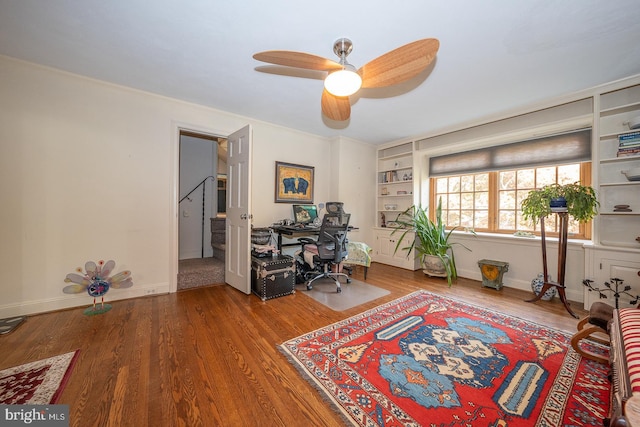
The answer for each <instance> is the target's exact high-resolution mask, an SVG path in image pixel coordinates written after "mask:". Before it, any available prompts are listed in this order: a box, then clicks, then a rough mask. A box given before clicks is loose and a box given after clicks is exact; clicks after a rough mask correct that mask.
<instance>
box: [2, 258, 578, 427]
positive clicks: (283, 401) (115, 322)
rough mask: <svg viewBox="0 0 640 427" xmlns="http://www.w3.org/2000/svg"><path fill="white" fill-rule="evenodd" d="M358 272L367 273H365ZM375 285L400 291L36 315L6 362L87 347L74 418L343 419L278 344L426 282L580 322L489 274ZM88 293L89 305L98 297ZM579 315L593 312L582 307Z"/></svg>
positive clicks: (137, 421) (490, 303)
mask: <svg viewBox="0 0 640 427" xmlns="http://www.w3.org/2000/svg"><path fill="white" fill-rule="evenodd" d="M354 277H355V278H357V279H358V280H363V272H362V269H357V271H355V272H354ZM366 281H367V282H368V283H370V284H373V285H376V286H379V287H383V288H386V289H388V290H389V291H391V294H390V295H388V296H386V297H383V298H380V299H378V300H375V301H372V302H370V303H367V304H364V305H361V306H358V307H355V308H353V309H350V310H347V311H343V312H335V311H332V310H330V309H329V308H327V307H325V306H324V305H321V304H319V303H317V302H315V301H314V300H312V299H311V298H309V297H308V296H306V295H304V293H303V292H297V293H295V294H293V295H289V296H286V297H281V298H276V299H272V300H268V301H266V302H262V301H261V300H260V299H259V298H258V297H256V296H255V295H245V294H243V293H241V292H238V291H236V290H235V289H233V288H231V287H230V286H227V285H215V286H210V287H207V288H198V289H192V290H185V291H181V292H178V293H176V294H168V295H158V296H152V297H145V298H137V299H130V300H124V301H114V302H112V305H113V309H112V310H111V311H110V312H108V313H106V314H104V315H97V316H84V315H83V314H82V311H83V309H84V307H81V308H77V309H72V310H66V311H60V312H55V313H46V314H41V315H36V316H32V317H29V318H28V319H27V321H26V322H25V323H24V324H23V325H21V326H20V327H19V328H18V329H17V330H15V331H14V332H12V333H10V334H8V335H5V336H0V369H4V368H8V367H11V366H15V365H19V364H22V363H27V362H30V361H34V360H38V359H42V358H45V357H50V356H53V355H57V354H61V353H65V352H69V351H73V350H75V349H80V355H79V358H78V361H77V363H76V366H75V368H74V371H73V374H72V376H71V378H70V381H69V383H68V384H67V387H66V389H65V391H64V392H63V393H62V396H61V398H60V401H59V403H63V404H69V405H70V418H71V425H72V426H79V427H86V426H136V427H140V426H189V427H191V426H303V425H304V426H336V425H343V421H342V420H341V418H340V417H339V416H338V415H337V414H336V413H335V412H334V411H333V410H332V409H331V407H330V406H329V405H328V404H327V403H325V402H324V401H323V399H322V397H321V396H320V394H319V393H318V392H317V391H316V390H315V389H314V388H313V387H312V386H311V385H310V384H309V383H308V382H307V381H306V380H304V379H303V378H302V377H301V376H300V375H299V374H298V372H297V371H296V369H295V368H294V367H293V365H291V364H289V363H288V361H287V360H286V359H285V357H284V356H283V355H282V354H281V353H280V352H279V350H278V349H277V347H276V346H277V345H278V344H280V343H282V342H284V341H286V340H288V339H290V338H293V337H296V336H298V335H301V334H303V333H305V332H309V331H311V330H314V329H317V328H319V327H321V326H325V325H328V324H330V323H333V322H337V321H339V320H342V319H344V318H347V317H349V316H352V315H355V314H358V313H360V312H362V311H365V310H366V309H369V308H373V307H375V306H377V305H380V304H382V303H383V302H386V301H390V300H392V299H395V298H398V297H400V296H403V295H406V294H408V293H411V292H413V291H415V290H419V289H426V290H429V291H432V292H435V293H438V294H444V295H449V296H451V297H454V298H458V299H460V300H463V301H465V302H469V303H473V304H479V305H483V306H486V307H491V308H494V309H496V310H498V311H501V312H503V313H508V314H512V315H515V316H518V317H522V318H526V319H530V320H532V321H534V322H537V323H541V324H544V325H549V326H552V327H555V328H559V329H563V330H566V331H570V332H573V331H575V328H576V325H577V320H576V319H573V318H572V317H571V316H570V315H569V314H568V313H567V312H566V311H565V309H564V307H563V305H562V304H561V303H560V301H559V300H558V299H557V298H555V299H554V300H553V301H551V302H544V301H540V302H537V303H525V302H523V300H524V299H526V298H528V297H530V295H531V293H530V292H524V291H519V290H515V289H510V288H503V289H502V290H500V291H496V290H494V289H490V288H484V287H482V286H481V284H480V283H479V282H477V281H473V280H468V279H459V280H458V282H457V283H455V284H454V285H453V286H452V287H451V288H448V287H447V285H446V281H444V280H439V279H428V278H426V276H425V275H424V274H423V273H422V272H421V271H415V272H412V271H406V270H402V269H398V268H394V267H389V266H385V265H382V264H376V263H374V264H373V265H372V266H371V268H370V269H369V272H368V274H367V280H366ZM89 302H90V301H89V298H87V303H88V304H87V305H89ZM572 309H573V310H574V311H575V312H576V314H578V315H579V316H583V315H584V314H586V312H585V311H584V310H583V309H582V304H579V303H575V302H574V303H573V304H572Z"/></svg>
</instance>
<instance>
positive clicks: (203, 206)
mask: <svg viewBox="0 0 640 427" xmlns="http://www.w3.org/2000/svg"><path fill="white" fill-rule="evenodd" d="M209 178H212V179H213V178H214V177H213V175H209V176H208V177H206V178H205V179H203V180H202V181H200V183H199V184H198V185H196V186H195V187H193V189H192V190H191V191H189V192H188V193H187V195H186V196H184V197H183V198H182V199H180V201H179V202H178V205H179V204H180V203H182V202H183V201H184V200H185V199H188V200H189V201H190V202H192V201H193V200H191V199H190V198H189V196H190V195H191V194H192V193H193V192H194V191H196V190H197V189H198V188H200V187H201V186H202V221H201V227H200V228H201V230H200V234H201V236H200V244H201V247H200V257H201V258H204V217H205V210H204V208H205V202H206V195H207V192H206V188H207V180H208V179H209Z"/></svg>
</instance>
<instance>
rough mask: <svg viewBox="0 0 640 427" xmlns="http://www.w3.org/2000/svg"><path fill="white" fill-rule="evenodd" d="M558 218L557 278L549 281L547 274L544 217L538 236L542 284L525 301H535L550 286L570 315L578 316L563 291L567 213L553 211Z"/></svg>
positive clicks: (541, 220) (567, 224)
mask: <svg viewBox="0 0 640 427" xmlns="http://www.w3.org/2000/svg"><path fill="white" fill-rule="evenodd" d="M555 213H556V214H557V215H558V218H559V220H560V236H559V238H558V280H557V281H556V282H553V281H549V274H548V269H547V238H546V234H545V231H544V218H541V219H540V237H541V238H542V268H543V270H542V272H543V274H544V284H543V285H542V289H540V292H538V295H536V297H535V298H532V299H530V300H526V302H536V301H538V300H540V298H542V297H543V296H544V294H545V292H547V291H548V290H549V289H550V288H551V287H552V286H553V287H555V288H556V290H557V291H558V296H559V297H560V301H562V304H564V308H566V309H567V311H568V312H569V314H570V315H572V316H573V317H575V318H576V319H577V318H578V316H577V315H576V314H575V313H574V312H573V311H572V310H571V307H570V306H569V302H568V301H567V294H566V293H565V285H564V276H565V271H566V265H567V231H568V228H569V214H568V213H567V212H555Z"/></svg>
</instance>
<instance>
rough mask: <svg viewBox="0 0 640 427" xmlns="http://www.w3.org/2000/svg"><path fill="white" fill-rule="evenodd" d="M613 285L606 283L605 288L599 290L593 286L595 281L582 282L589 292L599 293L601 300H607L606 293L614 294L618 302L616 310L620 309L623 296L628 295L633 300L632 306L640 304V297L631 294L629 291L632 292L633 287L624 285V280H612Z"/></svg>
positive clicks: (630, 302) (586, 280) (615, 278)
mask: <svg viewBox="0 0 640 427" xmlns="http://www.w3.org/2000/svg"><path fill="white" fill-rule="evenodd" d="M610 280H611V282H612V283H609V282H604V286H605V287H604V288H597V287H595V286H593V280H589V279H585V280H583V281H582V284H583V285H585V286H586V287H587V288H589V292H598V296H599V297H600V298H601V299H606V298H607V295H606V294H605V293H604V292H609V293H611V294H613V297H614V298H615V300H616V309H618V308H620V307H619V300H620V297H621V296H622V295H626V296H628V297H630V298H631V299H632V301H629V304H630V305H636V304H638V300H639V299H640V295H632V294H630V293H629V291H630V290H631V286H629V285H625V284H624V280H622V279H618V278H617V277H613V278H611V279H610ZM623 285H624V287H623V288H622V289H620V287H621V286H623Z"/></svg>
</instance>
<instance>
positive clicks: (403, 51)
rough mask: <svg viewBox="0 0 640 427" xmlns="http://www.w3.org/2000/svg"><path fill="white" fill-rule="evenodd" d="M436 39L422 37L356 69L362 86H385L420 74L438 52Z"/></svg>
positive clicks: (438, 45) (438, 46) (438, 43)
mask: <svg viewBox="0 0 640 427" xmlns="http://www.w3.org/2000/svg"><path fill="white" fill-rule="evenodd" d="M439 48H440V42H439V41H438V39H422V40H417V41H415V42H413V43H409V44H406V45H404V46H401V47H399V48H397V49H394V50H392V51H391V52H387V53H385V54H384V55H382V56H379V57H377V58H376V59H374V60H373V61H371V62H369V63H367V64H365V65H364V66H363V67H362V68H360V69H359V70H358V74H360V77H362V87H363V88H370V87H385V86H391V85H394V84H397V83H401V82H403V81H405V80H409V79H410V78H412V77H415V76H417V75H418V74H420V73H421V72H422V71H423V70H424V69H425V68H427V67H428V66H429V64H431V61H433V58H434V57H435V56H436V53H438V49H439Z"/></svg>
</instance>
